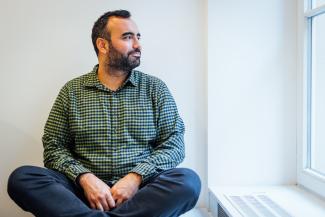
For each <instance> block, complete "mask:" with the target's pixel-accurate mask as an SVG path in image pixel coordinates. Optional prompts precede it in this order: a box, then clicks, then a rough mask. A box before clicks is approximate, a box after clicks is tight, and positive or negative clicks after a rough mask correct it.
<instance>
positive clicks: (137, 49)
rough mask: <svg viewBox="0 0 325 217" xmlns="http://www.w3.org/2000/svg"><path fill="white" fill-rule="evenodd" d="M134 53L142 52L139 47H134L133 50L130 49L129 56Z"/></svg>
mask: <svg viewBox="0 0 325 217" xmlns="http://www.w3.org/2000/svg"><path fill="white" fill-rule="evenodd" d="M133 53H140V54H141V50H140V49H139V48H136V49H134V50H133V51H130V52H129V53H128V56H129V55H131V54H133Z"/></svg>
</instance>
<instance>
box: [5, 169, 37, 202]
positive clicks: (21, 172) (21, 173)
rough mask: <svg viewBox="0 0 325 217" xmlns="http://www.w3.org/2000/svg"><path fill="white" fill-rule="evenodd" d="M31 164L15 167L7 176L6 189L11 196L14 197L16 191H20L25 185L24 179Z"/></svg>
mask: <svg viewBox="0 0 325 217" xmlns="http://www.w3.org/2000/svg"><path fill="white" fill-rule="evenodd" d="M34 168H35V167H33V166H21V167H18V168H17V169H15V170H14V171H13V172H12V173H11V174H10V176H9V178H8V185H7V191H8V194H9V196H10V197H11V198H13V197H15V195H16V194H17V193H18V192H22V191H23V190H24V188H25V186H26V180H28V176H29V174H30V172H31V171H32V170H33V169H34Z"/></svg>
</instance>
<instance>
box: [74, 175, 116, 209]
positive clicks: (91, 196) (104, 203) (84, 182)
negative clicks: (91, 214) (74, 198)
mask: <svg viewBox="0 0 325 217" xmlns="http://www.w3.org/2000/svg"><path fill="white" fill-rule="evenodd" d="M79 184H80V186H81V187H82V188H83V190H84V193H85V196H86V198H87V200H88V202H89V203H90V206H91V208H93V209H99V210H102V211H108V210H110V209H111V208H114V207H115V201H114V199H113V197H112V194H111V191H110V190H111V189H110V187H109V186H108V185H107V184H106V183H104V182H103V181H102V180H100V179H99V178H97V177H96V176H95V175H94V174H92V173H85V174H82V175H81V176H80V178H79Z"/></svg>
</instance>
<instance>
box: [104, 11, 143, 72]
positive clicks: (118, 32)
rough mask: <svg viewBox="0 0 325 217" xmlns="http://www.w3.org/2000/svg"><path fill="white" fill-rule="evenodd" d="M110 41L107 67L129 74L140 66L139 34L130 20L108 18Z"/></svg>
mask: <svg viewBox="0 0 325 217" xmlns="http://www.w3.org/2000/svg"><path fill="white" fill-rule="evenodd" d="M108 25H109V29H110V36H111V38H110V40H109V52H108V55H107V57H108V65H109V67H111V68H115V69H119V70H122V71H126V72H129V71H131V70H132V69H134V68H136V67H137V66H139V65H140V58H141V45H140V43H139V39H140V33H139V31H138V28H137V26H136V24H135V23H134V22H133V21H132V20H131V19H124V18H118V17H112V18H110V20H109V22H108Z"/></svg>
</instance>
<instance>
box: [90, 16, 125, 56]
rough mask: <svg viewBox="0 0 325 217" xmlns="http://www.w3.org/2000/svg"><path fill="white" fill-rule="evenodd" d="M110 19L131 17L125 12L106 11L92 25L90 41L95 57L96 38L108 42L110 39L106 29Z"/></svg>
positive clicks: (96, 49)
mask: <svg viewBox="0 0 325 217" xmlns="http://www.w3.org/2000/svg"><path fill="white" fill-rule="evenodd" d="M110 17H122V18H129V17H131V13H130V12H129V11H127V10H116V11H108V12H106V13H105V14H103V15H102V16H100V17H99V18H98V20H97V21H96V22H95V23H94V26H93V29H92V32H91V40H92V42H93V46H94V49H95V52H96V55H97V56H98V48H97V45H96V40H97V38H105V39H107V40H110V37H111V35H110V31H109V30H108V29H106V26H107V23H108V20H109V18H110Z"/></svg>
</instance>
